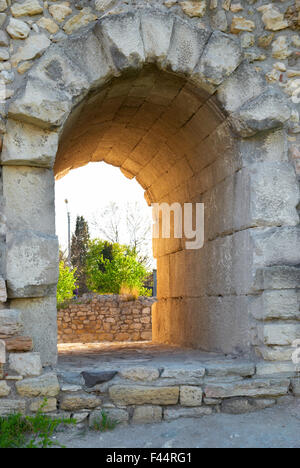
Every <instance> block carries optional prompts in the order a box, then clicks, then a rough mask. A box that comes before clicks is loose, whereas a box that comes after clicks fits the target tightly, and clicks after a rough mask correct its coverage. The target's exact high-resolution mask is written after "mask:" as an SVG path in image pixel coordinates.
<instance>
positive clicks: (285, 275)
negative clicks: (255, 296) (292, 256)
mask: <svg viewBox="0 0 300 468" xmlns="http://www.w3.org/2000/svg"><path fill="white" fill-rule="evenodd" d="M256 282H257V290H264V289H294V288H297V286H298V285H299V284H300V268H297V267H292V266H290V267H287V266H274V267H268V268H261V269H260V270H258V271H257V272H256Z"/></svg>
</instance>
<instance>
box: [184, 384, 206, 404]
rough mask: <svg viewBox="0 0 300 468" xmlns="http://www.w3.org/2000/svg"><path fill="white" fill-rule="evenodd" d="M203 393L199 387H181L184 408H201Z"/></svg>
mask: <svg viewBox="0 0 300 468" xmlns="http://www.w3.org/2000/svg"><path fill="white" fill-rule="evenodd" d="M202 396H203V391H202V389H201V388H199V387H191V386H188V385H182V386H181V387H180V404H181V405H182V406H201V405H202Z"/></svg>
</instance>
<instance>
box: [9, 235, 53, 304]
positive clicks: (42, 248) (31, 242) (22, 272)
mask: <svg viewBox="0 0 300 468" xmlns="http://www.w3.org/2000/svg"><path fill="white" fill-rule="evenodd" d="M57 281H58V240H57V237H56V236H50V235H46V234H42V233H39V232H34V231H15V232H11V233H9V234H8V235H7V289H8V296H9V297H10V298H17V297H20V298H23V297H42V296H45V295H48V294H49V293H53V291H54V290H55V287H56V284H57Z"/></svg>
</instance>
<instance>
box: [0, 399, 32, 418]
mask: <svg viewBox="0 0 300 468" xmlns="http://www.w3.org/2000/svg"><path fill="white" fill-rule="evenodd" d="M25 409H26V402H25V400H2V399H1V400H0V416H6V415H8V414H13V413H21V414H24V413H25Z"/></svg>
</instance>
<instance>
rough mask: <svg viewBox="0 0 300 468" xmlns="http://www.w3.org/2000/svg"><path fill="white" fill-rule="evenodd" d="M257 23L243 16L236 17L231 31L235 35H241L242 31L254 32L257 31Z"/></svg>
mask: <svg viewBox="0 0 300 468" xmlns="http://www.w3.org/2000/svg"><path fill="white" fill-rule="evenodd" d="M255 27H256V26H255V23H254V22H253V21H250V20H247V19H245V18H243V17H241V16H234V17H233V18H232V22H231V28H230V31H231V32H232V33H233V34H239V33H240V32H242V31H248V32H252V31H253V30H254V29H255Z"/></svg>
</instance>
